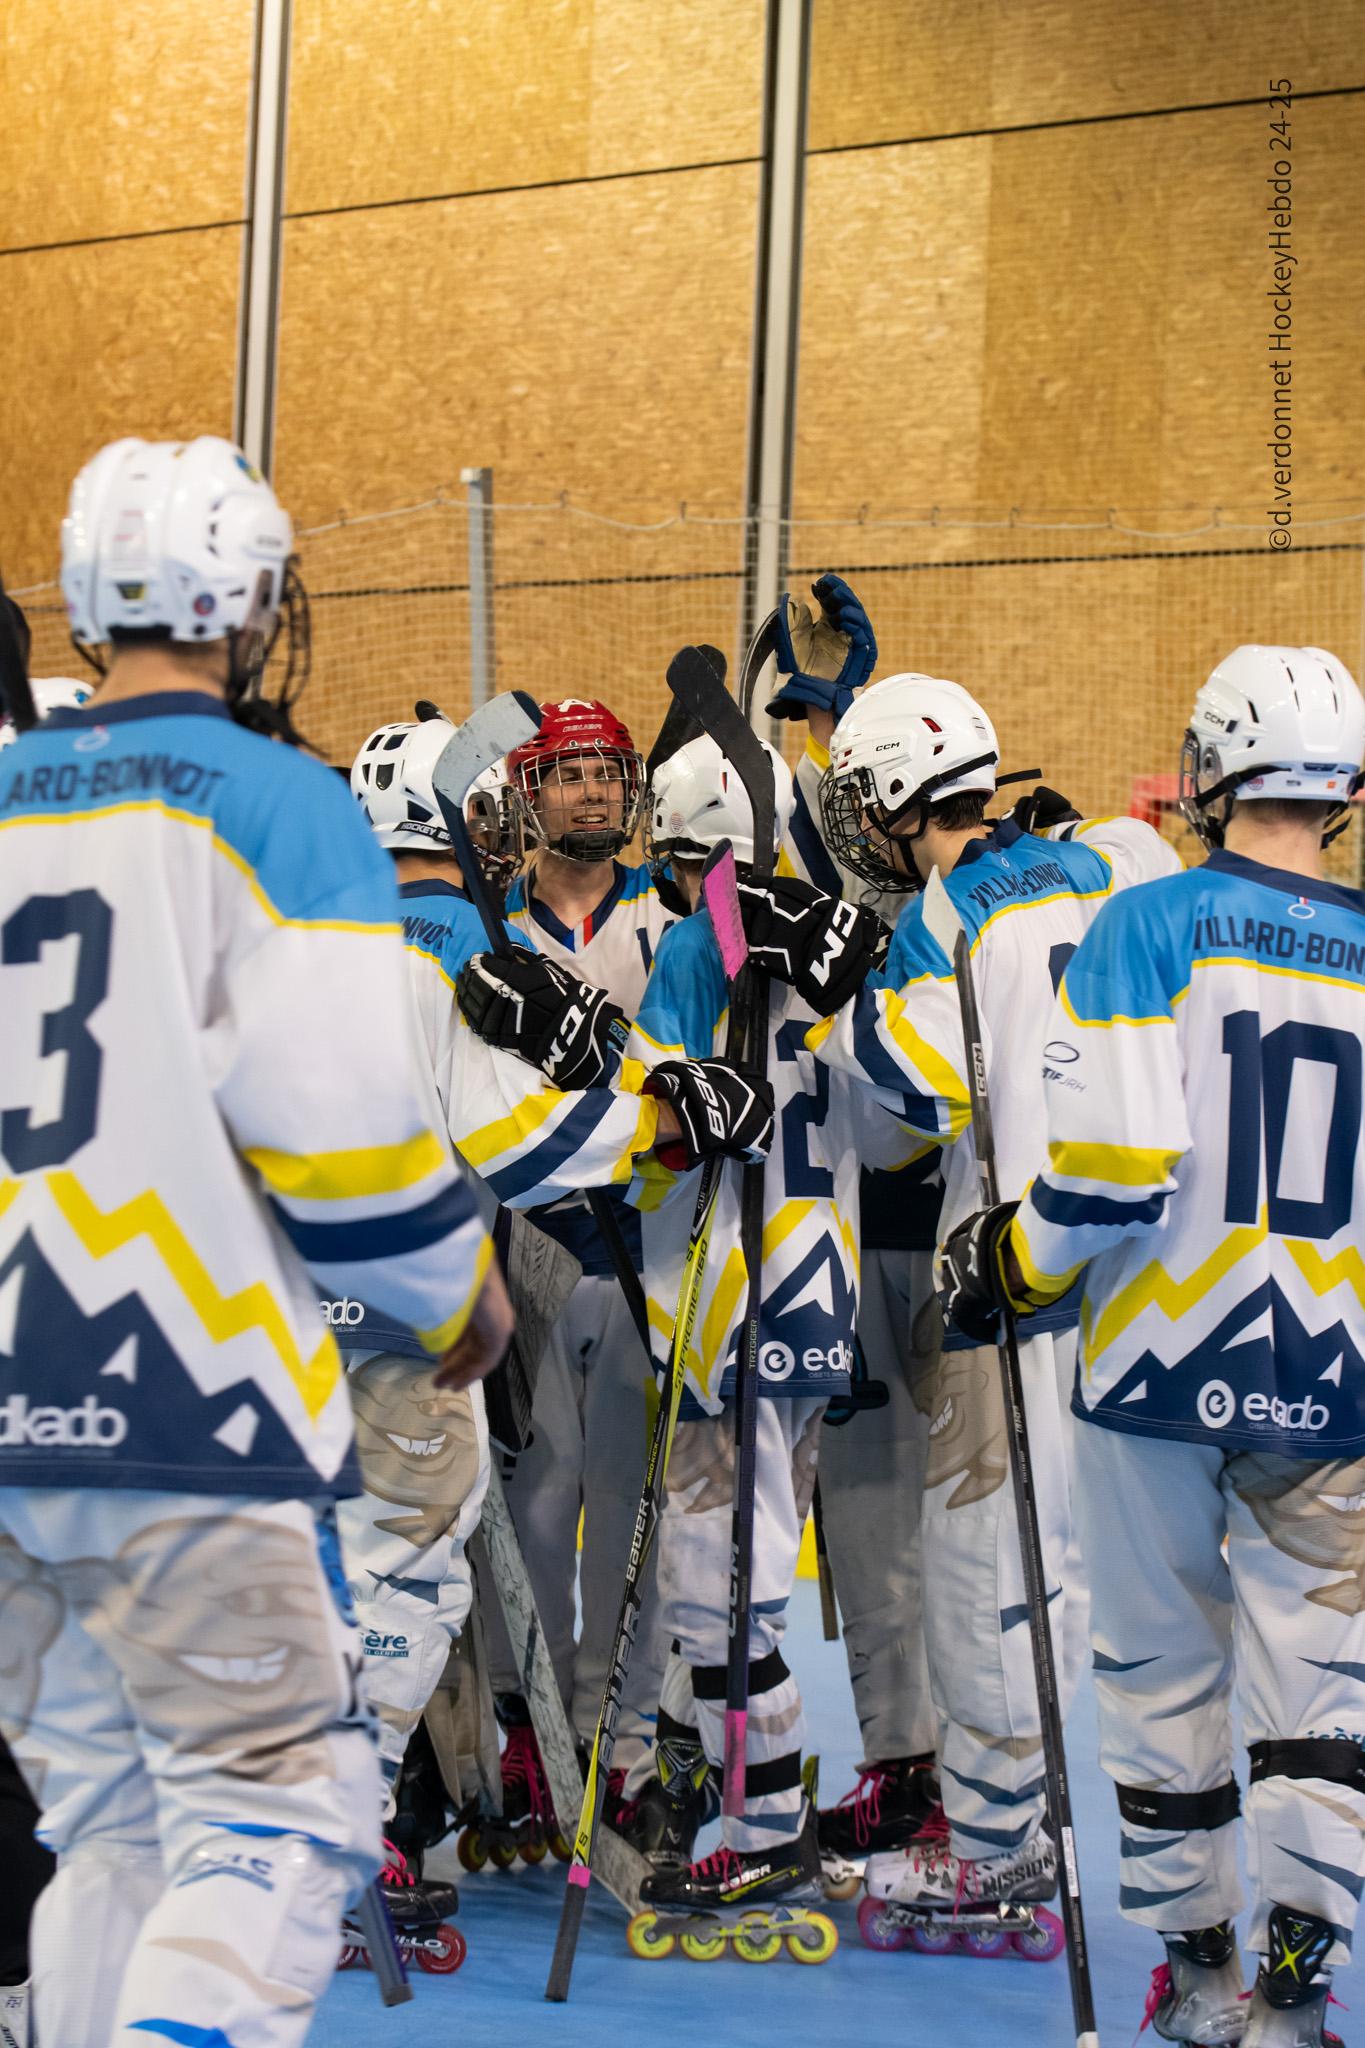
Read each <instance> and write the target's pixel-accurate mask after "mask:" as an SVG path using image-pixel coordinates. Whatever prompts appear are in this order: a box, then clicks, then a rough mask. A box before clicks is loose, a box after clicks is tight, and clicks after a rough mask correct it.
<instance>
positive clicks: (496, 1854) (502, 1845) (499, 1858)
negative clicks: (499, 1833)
mask: <svg viewBox="0 0 1365 2048" xmlns="http://www.w3.org/2000/svg"><path fill="white" fill-rule="evenodd" d="M488 1860H489V1862H490V1863H491V1864H492V1866H493V1868H494V1870H510V1869H511V1868H512V1865H513V1864H514V1863H515V1862H516V1860H517V1851H516V1845H515V1843H513V1842H490V1844H489V1847H488Z"/></svg>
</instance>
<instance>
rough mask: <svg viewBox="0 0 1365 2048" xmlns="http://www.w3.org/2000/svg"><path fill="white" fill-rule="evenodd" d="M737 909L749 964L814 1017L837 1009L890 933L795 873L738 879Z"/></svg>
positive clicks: (876, 960)
mask: <svg viewBox="0 0 1365 2048" xmlns="http://www.w3.org/2000/svg"><path fill="white" fill-rule="evenodd" d="M739 910H740V916H741V917H742V918H743V920H744V936H745V938H746V939H747V940H748V942H749V958H750V960H751V961H752V962H753V964H754V966H755V967H759V968H761V969H762V970H763V972H764V973H765V974H770V975H771V976H772V977H773V979H774V981H783V982H785V983H786V984H787V986H788V987H789V988H793V989H795V990H796V993H797V995H799V996H800V998H801V1000H802V1002H803V1003H809V1004H810V1006H811V1008H812V1009H813V1010H814V1011H815V1012H816V1014H817V1015H818V1016H821V1017H832V1016H833V1015H834V1012H835V1011H836V1010H841V1009H842V1008H843V1006H844V1004H845V1003H846V1002H848V1001H850V1000H851V998H852V997H854V996H855V995H857V993H858V990H859V989H860V988H861V987H862V985H863V983H864V981H865V980H866V979H867V976H868V974H869V973H870V972H871V970H872V969H873V968H874V967H879V966H880V965H881V963H882V961H883V960H884V959H885V957H886V944H887V940H888V938H889V933H888V932H887V929H886V926H885V925H884V924H883V923H882V921H881V919H880V918H879V917H878V916H877V915H876V913H875V912H874V911H871V910H861V909H859V907H858V905H857V904H856V903H845V902H844V901H843V900H842V899H841V898H840V897H838V896H827V895H825V893H824V891H823V890H822V889H817V888H816V887H815V886H814V884H813V883H811V882H803V881H801V880H799V879H798V878H797V876H795V875H772V876H769V877H768V878H767V879H766V880H764V881H761V882H757V881H747V882H740V884H739Z"/></svg>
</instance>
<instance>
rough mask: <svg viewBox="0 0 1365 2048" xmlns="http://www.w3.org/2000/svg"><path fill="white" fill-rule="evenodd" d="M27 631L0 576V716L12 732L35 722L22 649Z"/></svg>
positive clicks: (23, 729)
mask: <svg viewBox="0 0 1365 2048" xmlns="http://www.w3.org/2000/svg"><path fill="white" fill-rule="evenodd" d="M27 631H28V628H27V626H26V625H25V624H24V615H23V613H22V612H21V611H20V609H19V607H18V605H17V604H16V603H15V602H14V599H13V598H12V597H10V596H8V595H7V594H6V591H5V586H4V582H3V580H0V717H4V718H8V719H9V720H10V721H11V723H12V724H13V726H14V730H15V731H16V732H27V731H28V729H29V727H30V726H32V725H36V724H37V722H38V712H37V708H36V706H35V705H34V702H33V691H32V690H31V689H30V688H29V680H28V659H27V657H26V655H25V653H24V635H25V634H26V633H27Z"/></svg>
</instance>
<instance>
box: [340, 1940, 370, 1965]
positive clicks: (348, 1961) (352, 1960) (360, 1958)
mask: <svg viewBox="0 0 1365 2048" xmlns="http://www.w3.org/2000/svg"><path fill="white" fill-rule="evenodd" d="M364 1960H365V1951H364V1949H363V1948H357V1947H356V1946H355V1944H354V1942H350V1941H343V1942H342V1944H341V1954H340V1955H339V1956H338V1957H337V1968H338V1969H339V1970H358V1969H359V1968H360V1966H361V1964H362V1963H363V1962H364Z"/></svg>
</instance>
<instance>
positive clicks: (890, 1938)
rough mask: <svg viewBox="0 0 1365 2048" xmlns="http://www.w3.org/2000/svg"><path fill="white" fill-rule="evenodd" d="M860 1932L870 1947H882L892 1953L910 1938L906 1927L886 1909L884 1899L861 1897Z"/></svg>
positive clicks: (859, 1912) (859, 1904)
mask: <svg viewBox="0 0 1365 2048" xmlns="http://www.w3.org/2000/svg"><path fill="white" fill-rule="evenodd" d="M858 1932H859V1934H861V1936H862V1937H863V1940H864V1941H865V1942H866V1943H867V1946H868V1947H869V1948H876V1949H881V1950H882V1951H883V1952H884V1953H885V1954H887V1955H891V1954H894V1952H895V1951H896V1950H897V1949H898V1948H904V1947H905V1945H906V1943H907V1942H908V1941H909V1939H910V1935H909V1932H908V1931H907V1929H906V1928H904V1927H901V1926H900V1925H899V1924H898V1923H897V1922H896V1921H895V1920H893V1919H892V1917H891V1915H890V1914H889V1913H888V1912H887V1911H886V1902H885V1900H883V1899H860V1900H859V1902H858Z"/></svg>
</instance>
